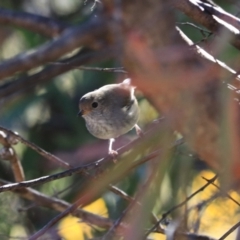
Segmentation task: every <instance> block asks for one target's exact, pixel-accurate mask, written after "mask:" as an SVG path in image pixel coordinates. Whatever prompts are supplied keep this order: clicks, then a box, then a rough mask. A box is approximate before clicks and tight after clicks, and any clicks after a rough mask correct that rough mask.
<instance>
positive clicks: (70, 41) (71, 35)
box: [0, 19, 108, 80]
mask: <svg viewBox="0 0 240 240" xmlns="http://www.w3.org/2000/svg"><path fill="white" fill-rule="evenodd" d="M107 24H108V22H107V21H104V20H101V19H91V20H89V21H88V22H87V23H85V24H83V25H81V26H79V27H72V28H70V29H68V31H65V32H64V33H63V34H62V35H61V36H60V37H59V38H57V39H55V40H53V41H51V42H49V43H47V44H45V45H43V46H41V47H39V48H38V49H37V50H36V51H34V52H31V53H23V54H20V55H18V56H16V57H14V58H12V59H10V60H7V61H5V62H3V63H2V64H0V80H3V79H4V78H6V77H8V76H11V75H13V74H15V73H17V72H24V71H28V70H30V69H32V68H34V67H38V66H40V65H42V64H45V63H48V62H52V61H55V60H56V59H58V58H60V57H61V56H63V55H64V54H66V53H69V52H71V51H73V50H74V49H76V48H79V47H81V46H89V47H93V48H94V47H95V48H97V47H99V45H101V43H99V40H98V39H99V37H100V35H101V41H102V38H103V34H102V33H103V32H104V31H105V30H106V26H107Z"/></svg>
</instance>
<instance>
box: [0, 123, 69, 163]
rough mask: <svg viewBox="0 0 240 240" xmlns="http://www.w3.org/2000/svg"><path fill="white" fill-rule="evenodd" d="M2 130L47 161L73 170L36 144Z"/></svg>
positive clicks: (9, 131)
mask: <svg viewBox="0 0 240 240" xmlns="http://www.w3.org/2000/svg"><path fill="white" fill-rule="evenodd" d="M0 130H1V131H3V132H5V133H6V134H8V135H11V137H12V138H15V139H17V140H18V141H19V142H21V143H23V144H24V145H26V146H28V147H30V148H31V149H33V150H34V151H36V152H37V153H39V154H40V155H42V156H43V157H45V158H46V159H48V160H50V161H52V162H55V163H57V164H58V165H60V166H62V167H65V168H66V167H67V168H71V167H72V166H71V165H70V164H68V163H66V162H64V161H63V160H61V159H60V158H58V157H56V156H55V155H53V154H51V153H49V152H47V151H45V150H44V149H42V148H40V147H39V146H37V145H35V144H34V143H31V142H29V141H28V140H26V139H24V138H22V137H21V136H20V135H18V134H16V133H15V132H13V131H11V130H9V129H6V128H4V127H2V126H0Z"/></svg>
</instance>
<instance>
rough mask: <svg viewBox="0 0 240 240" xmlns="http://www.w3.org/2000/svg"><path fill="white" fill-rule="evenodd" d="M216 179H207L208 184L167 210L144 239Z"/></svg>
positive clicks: (215, 177)
mask: <svg viewBox="0 0 240 240" xmlns="http://www.w3.org/2000/svg"><path fill="white" fill-rule="evenodd" d="M216 179H217V175H215V176H214V177H213V178H211V179H209V182H207V183H206V184H204V185H203V186H202V187H200V188H199V189H197V190H196V191H195V192H194V193H192V194H191V195H189V196H188V197H187V198H186V199H185V200H184V201H182V202H181V203H179V204H177V205H176V206H174V207H172V208H171V209H169V210H168V211H167V212H166V213H164V214H163V215H162V218H161V219H160V220H159V221H158V223H157V224H155V225H154V226H153V227H152V228H151V229H149V230H148V231H147V233H146V235H145V237H147V236H148V235H149V234H150V233H151V232H154V231H155V229H156V228H157V226H158V225H159V224H160V223H161V222H162V221H163V220H164V219H166V217H167V216H168V215H169V214H170V213H172V212H173V211H175V210H176V209H178V208H180V207H182V206H184V205H185V204H186V203H187V202H188V201H189V200H190V199H192V198H193V197H194V196H196V195H197V194H198V193H200V192H202V191H204V190H205V189H206V188H207V187H208V186H209V185H211V183H212V182H214V181H215V180H216Z"/></svg>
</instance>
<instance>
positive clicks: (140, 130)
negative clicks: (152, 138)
mask: <svg viewBox="0 0 240 240" xmlns="http://www.w3.org/2000/svg"><path fill="white" fill-rule="evenodd" d="M134 127H135V129H136V133H137V135H138V136H139V137H143V136H144V133H143V131H142V129H141V128H140V127H139V126H138V125H137V124H135V126H134Z"/></svg>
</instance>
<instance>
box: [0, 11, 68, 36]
mask: <svg viewBox="0 0 240 240" xmlns="http://www.w3.org/2000/svg"><path fill="white" fill-rule="evenodd" d="M0 24H2V25H14V26H17V27H22V28H25V29H28V30H30V31H33V32H36V33H39V34H42V35H44V36H47V37H56V36H58V35H60V34H61V33H62V32H63V31H64V30H66V29H67V28H68V27H69V25H68V24H65V23H62V22H59V21H56V20H53V19H51V18H47V17H43V16H39V15H36V14H31V13H27V12H19V11H13V10H9V9H3V8H0Z"/></svg>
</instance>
